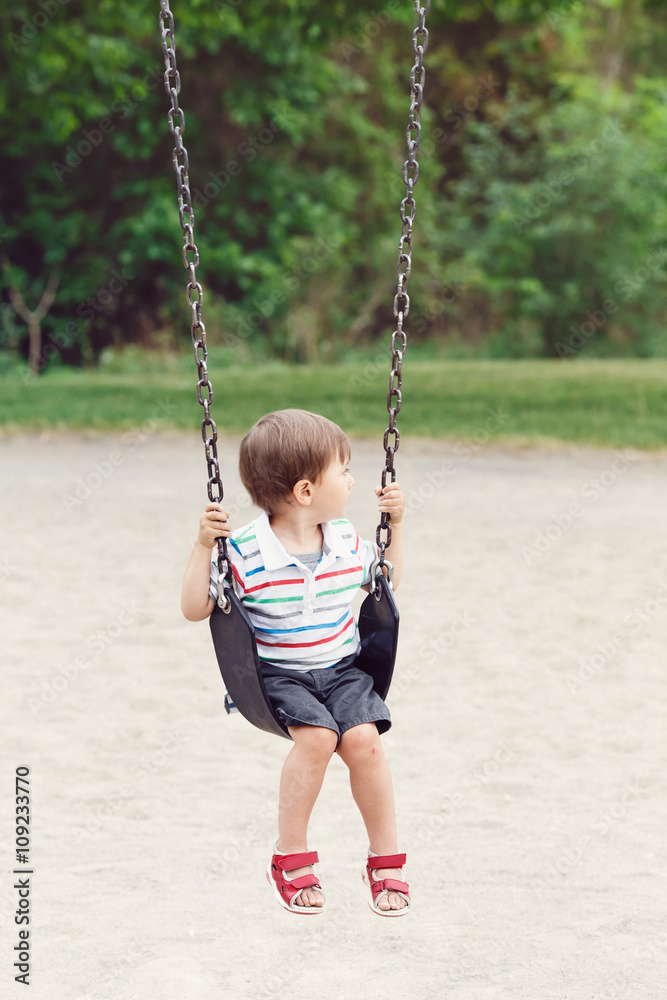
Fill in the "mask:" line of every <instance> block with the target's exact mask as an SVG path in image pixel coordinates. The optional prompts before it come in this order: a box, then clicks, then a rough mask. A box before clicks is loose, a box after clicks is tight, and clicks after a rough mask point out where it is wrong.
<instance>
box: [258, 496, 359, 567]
mask: <svg viewBox="0 0 667 1000" xmlns="http://www.w3.org/2000/svg"><path fill="white" fill-rule="evenodd" d="M322 534H323V535H324V558H325V559H326V558H327V556H328V555H330V554H331V555H332V556H333V559H336V558H337V557H338V556H341V557H343V558H345V557H349V556H350V554H351V549H350V546H349V545H348V544H347V543H346V542H345V540H344V539H343V538H341V535H340V532H339V531H338V530H337V528H336V526H334V525H333V524H332V522H331V521H327V522H326V523H325V524H323V525H322ZM255 535H256V538H257V546H258V548H259V551H260V552H261V554H262V560H263V562H264V568H265V569H267V570H271V569H283V568H284V567H285V566H293V565H294V561H295V560H294V556H292V555H290V553H289V552H288V551H287V549H286V548H285V546H284V545H283V543H282V542H281V541H280V540H279V539H278V538H277V537H276V535H275V534H274V532H273V529H272V528H271V524H270V521H269V515H268V514H267V513H266V511H262V513H261V514H260V516H259V517H258V518H257V519H256V521H255ZM333 559H331V560H330V561H332V562H333ZM327 561H329V560H327Z"/></svg>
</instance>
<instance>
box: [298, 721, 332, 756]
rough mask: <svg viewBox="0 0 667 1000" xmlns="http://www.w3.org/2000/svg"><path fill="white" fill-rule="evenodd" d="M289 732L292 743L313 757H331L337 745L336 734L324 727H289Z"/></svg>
mask: <svg viewBox="0 0 667 1000" xmlns="http://www.w3.org/2000/svg"><path fill="white" fill-rule="evenodd" d="M289 731H290V735H291V737H292V739H293V740H294V742H295V743H296V744H297V745H298V746H301V747H303V748H304V750H306V751H308V753H310V754H312V755H313V756H318V757H320V756H321V757H326V758H328V757H331V756H332V755H333V752H334V750H335V749H336V744H337V743H338V733H336V732H334V730H333V729H327V728H326V726H290V727H289Z"/></svg>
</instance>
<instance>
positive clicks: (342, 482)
mask: <svg viewBox="0 0 667 1000" xmlns="http://www.w3.org/2000/svg"><path fill="white" fill-rule="evenodd" d="M353 486H354V479H353V478H352V475H351V474H350V471H349V469H348V463H347V462H343V461H341V459H340V458H338V457H336V458H335V459H334V461H333V462H331V463H330V465H329V466H328V467H327V468H326V469H325V470H324V472H323V473H322V475H321V476H320V478H319V480H318V481H317V483H315V484H314V493H313V506H314V507H315V510H316V511H317V515H318V521H319V522H320V523H322V522H324V521H333V520H334V519H335V518H338V517H343V516H344V511H345V504H346V503H347V500H348V497H349V495H350V490H351V489H352V487H353Z"/></svg>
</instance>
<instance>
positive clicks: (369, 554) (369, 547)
mask: <svg viewBox="0 0 667 1000" xmlns="http://www.w3.org/2000/svg"><path fill="white" fill-rule="evenodd" d="M357 555H358V556H359V558H360V559H361V561H362V563H363V564H364V578H363V580H362V582H361V586H362V587H365V586H367V584H369V583H370V582H371V566H372V565H373V563H374V562H375V560H376V559H377V558H378V557H379V555H380V552H379V549H378V547H377V545H376V544H375V542H371V541H368V539H365V538H359V536H357Z"/></svg>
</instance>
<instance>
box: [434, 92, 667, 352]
mask: <svg viewBox="0 0 667 1000" xmlns="http://www.w3.org/2000/svg"><path fill="white" fill-rule="evenodd" d="M643 89H644V92H645V93H644V95H642V94H638V95H635V97H634V99H633V102H632V107H630V101H629V100H627V99H622V97H621V96H620V95H618V94H612V95H610V97H609V98H608V99H607V100H606V101H605V100H601V98H600V95H599V94H595V93H592V92H589V93H586V92H580V93H579V94H577V95H576V97H572V98H569V99H564V98H563V99H561V101H560V102H559V104H558V105H556V106H555V107H551V106H549V105H548V104H545V102H544V101H542V100H540V99H537V98H533V99H531V100H521V99H520V98H518V97H517V96H516V95H515V94H514V93H510V94H509V95H508V98H507V100H506V101H505V103H504V104H503V105H502V106H500V107H499V108H498V110H497V114H496V117H495V120H493V121H488V122H485V123H472V124H471V126H470V128H469V140H468V142H467V144H466V148H465V163H466V172H465V174H464V176H463V177H461V178H458V179H455V180H453V181H452V182H451V183H450V184H448V185H447V187H446V193H447V195H448V196H449V197H448V198H446V199H445V200H444V201H443V203H442V206H441V219H442V232H443V233H444V234H445V238H444V240H443V251H442V252H443V256H445V255H446V256H449V257H450V258H451V260H452V264H451V266H452V267H453V268H454V269H455V272H456V274H457V276H458V277H459V280H463V281H464V282H465V284H466V288H467V291H466V296H465V301H464V303H463V304H462V309H461V312H460V315H461V316H462V317H465V315H466V305H468V306H469V308H470V310H471V312H472V314H473V316H472V319H473V322H474V318H475V317H474V313H475V312H477V314H478V315H479V314H480V313H483V314H484V315H485V317H486V318H487V325H486V330H485V334H486V336H487V337H488V338H489V339H490V342H491V344H496V345H497V348H498V353H499V354H500V355H502V356H512V355H515V356H520V355H525V354H533V355H538V354H541V353H545V354H548V355H558V356H561V357H574V356H576V355H577V353H578V352H579V351H580V350H582V349H584V350H585V351H586V352H587V353H589V354H597V355H605V354H610V353H615V354H619V353H620V354H623V353H626V354H638V355H643V356H647V355H654V354H659V355H663V356H664V355H667V329H666V328H665V318H666V317H665V295H664V292H665V271H664V265H665V263H667V244H665V241H664V234H665V229H666V225H667V183H666V181H665V176H664V171H662V170H660V169H659V166H660V164H659V162H658V156H657V154H658V150H659V148H660V142H661V136H663V135H664V133H665V129H666V128H667V103H664V102H663V103H662V104H661V105H659V106H658V107H659V110H660V113H659V114H658V113H657V110H658V109H657V108H656V105H655V104H651V115H652V118H651V120H649V118H648V117H647V115H646V114H642V113H641V109H642V108H644V109H645V107H646V104H645V98H646V92H650V90H651V86H650V85H649V84H646V85H645V86H644V88H643ZM631 111H633V112H634V114H631ZM638 111H640V113H639V114H638V113H637V112H638Z"/></svg>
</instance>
